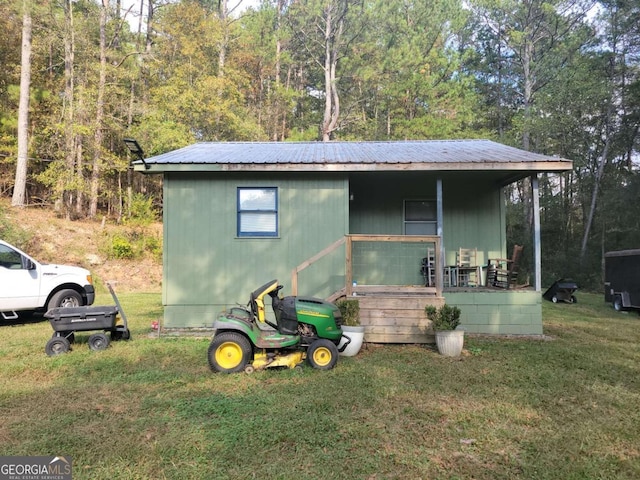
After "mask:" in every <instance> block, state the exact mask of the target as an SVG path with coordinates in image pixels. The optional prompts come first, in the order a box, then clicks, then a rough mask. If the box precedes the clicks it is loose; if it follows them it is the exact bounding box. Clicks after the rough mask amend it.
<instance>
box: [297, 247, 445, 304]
mask: <svg viewBox="0 0 640 480" xmlns="http://www.w3.org/2000/svg"><path fill="white" fill-rule="evenodd" d="M354 242H402V243H433V244H434V248H435V251H436V252H438V253H437V254H436V256H435V271H436V272H437V274H436V279H435V280H436V285H435V288H436V295H437V296H442V284H443V271H444V270H443V268H442V265H443V259H442V255H441V253H440V252H441V251H442V249H441V238H440V237H439V236H437V235H346V236H344V237H342V238H340V239H338V240H336V241H335V242H333V243H332V244H331V245H329V246H328V247H327V248H325V249H324V250H322V251H321V252H318V253H317V254H316V255H314V256H313V257H311V258H309V259H308V260H305V261H304V262H302V263H301V264H300V265H298V266H297V267H295V268H294V269H293V271H292V272H291V290H292V294H293V295H297V294H298V274H299V273H300V272H301V271H302V270H304V269H305V268H307V267H309V266H311V265H313V264H314V263H315V262H317V261H318V260H320V259H321V258H323V257H325V256H326V255H328V254H330V253H331V252H333V251H335V250H336V249H337V248H338V247H340V246H341V245H343V244H345V243H346V247H345V267H346V268H345V270H346V272H345V286H344V291H345V294H346V295H347V296H350V295H351V294H352V292H353V290H352V285H353V283H352V282H353V256H352V255H353V243H354ZM425 255H426V250H425Z"/></svg>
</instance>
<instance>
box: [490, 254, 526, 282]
mask: <svg viewBox="0 0 640 480" xmlns="http://www.w3.org/2000/svg"><path fill="white" fill-rule="evenodd" d="M522 249H523V246H522V245H514V246H513V253H512V254H511V258H493V259H489V261H488V263H487V286H488V287H495V288H505V289H509V288H513V287H515V286H516V285H517V283H518V268H519V264H520V257H521V256H522Z"/></svg>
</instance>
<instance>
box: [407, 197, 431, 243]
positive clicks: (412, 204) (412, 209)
mask: <svg viewBox="0 0 640 480" xmlns="http://www.w3.org/2000/svg"><path fill="white" fill-rule="evenodd" d="M437 231H438V209H437V204H436V201H435V200H405V201H404V234H405V235H436V234H437Z"/></svg>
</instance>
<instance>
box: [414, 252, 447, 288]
mask: <svg viewBox="0 0 640 480" xmlns="http://www.w3.org/2000/svg"><path fill="white" fill-rule="evenodd" d="M420 273H422V277H423V278H424V285H425V287H435V285H436V251H435V249H434V248H427V256H426V257H424V258H423V259H422V265H421V267H420ZM443 273H444V278H443V280H444V286H445V287H448V286H450V285H451V267H444V269H443Z"/></svg>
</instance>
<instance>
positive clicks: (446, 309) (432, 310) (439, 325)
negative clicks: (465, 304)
mask: <svg viewBox="0 0 640 480" xmlns="http://www.w3.org/2000/svg"><path fill="white" fill-rule="evenodd" d="M424 313H425V314H426V316H427V318H428V319H429V320H431V322H432V323H433V329H434V330H435V331H436V332H438V331H445V330H455V329H456V327H457V326H458V325H459V324H460V313H461V312H460V309H459V308H458V307H454V306H451V305H447V304H446V303H445V304H444V305H442V306H441V307H440V308H436V307H434V306H433V305H427V306H426V307H425V309H424Z"/></svg>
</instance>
